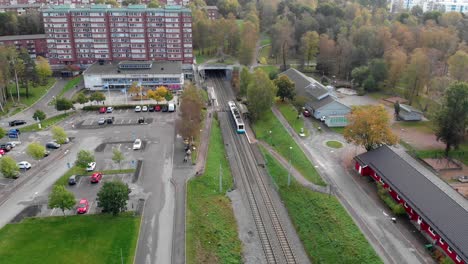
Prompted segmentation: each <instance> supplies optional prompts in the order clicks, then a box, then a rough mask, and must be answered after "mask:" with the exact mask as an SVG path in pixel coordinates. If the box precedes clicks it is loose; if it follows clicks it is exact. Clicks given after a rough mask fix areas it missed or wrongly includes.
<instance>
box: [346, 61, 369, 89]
mask: <svg viewBox="0 0 468 264" xmlns="http://www.w3.org/2000/svg"><path fill="white" fill-rule="evenodd" d="M369 74H370V71H369V67H367V66H361V67H357V68H354V69H353V71H352V72H351V77H352V78H353V82H354V83H355V84H356V85H357V86H358V87H361V86H362V85H363V83H364V81H365V80H366V79H367V78H368V77H369Z"/></svg>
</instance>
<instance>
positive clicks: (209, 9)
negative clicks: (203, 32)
mask: <svg viewBox="0 0 468 264" xmlns="http://www.w3.org/2000/svg"><path fill="white" fill-rule="evenodd" d="M202 9H203V10H205V12H206V14H207V15H208V19H210V20H216V19H218V18H219V17H220V16H219V11H218V7H217V6H203V7H202Z"/></svg>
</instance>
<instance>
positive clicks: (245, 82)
mask: <svg viewBox="0 0 468 264" xmlns="http://www.w3.org/2000/svg"><path fill="white" fill-rule="evenodd" d="M251 80H252V74H251V73H250V72H249V69H247V67H242V71H241V73H240V94H241V95H246V94H247V87H248V86H249V83H250V82H251Z"/></svg>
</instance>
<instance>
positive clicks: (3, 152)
mask: <svg viewBox="0 0 468 264" xmlns="http://www.w3.org/2000/svg"><path fill="white" fill-rule="evenodd" d="M3 155H5V151H4V150H3V149H0V157H1V156H3Z"/></svg>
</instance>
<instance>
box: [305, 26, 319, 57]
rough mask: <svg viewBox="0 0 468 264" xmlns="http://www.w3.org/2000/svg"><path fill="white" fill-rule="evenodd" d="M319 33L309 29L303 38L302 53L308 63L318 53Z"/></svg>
mask: <svg viewBox="0 0 468 264" xmlns="http://www.w3.org/2000/svg"><path fill="white" fill-rule="evenodd" d="M318 45H319V35H318V34H317V32H315V31H307V32H306V33H304V35H303V36H302V38H301V53H302V56H303V58H304V59H305V62H306V63H307V65H310V61H311V60H312V58H314V57H315V56H316V55H317V52H318Z"/></svg>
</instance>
